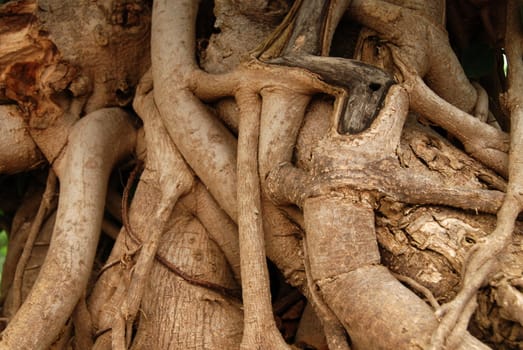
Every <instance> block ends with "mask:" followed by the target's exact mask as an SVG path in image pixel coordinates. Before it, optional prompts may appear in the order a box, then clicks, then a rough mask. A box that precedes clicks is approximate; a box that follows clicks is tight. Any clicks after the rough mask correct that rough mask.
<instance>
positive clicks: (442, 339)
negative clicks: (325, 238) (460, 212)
mask: <svg viewBox="0 0 523 350" xmlns="http://www.w3.org/2000/svg"><path fill="white" fill-rule="evenodd" d="M518 6H519V5H518V3H517V1H512V0H510V1H508V5H507V12H506V13H507V27H506V28H507V32H506V52H507V56H508V60H509V75H508V83H509V90H508V92H507V96H506V99H507V107H508V108H507V109H508V110H509V111H510V112H511V133H510V153H509V159H508V160H509V167H508V177H509V182H508V185H507V193H506V195H505V199H504V201H503V204H502V206H501V208H500V209H499V211H498V214H497V223H496V228H495V230H494V231H493V232H492V233H491V234H490V235H489V236H487V237H486V238H485V240H484V241H483V242H481V243H480V244H478V246H477V247H476V248H475V249H473V250H472V251H471V252H470V254H469V257H468V259H467V262H466V265H465V269H464V273H463V283H462V285H463V287H462V289H461V291H460V292H459V293H458V295H457V296H456V298H455V299H454V300H453V301H451V302H450V303H448V304H446V305H443V306H442V308H441V309H440V310H439V311H438V315H439V316H442V319H441V322H440V325H439V327H438V329H437V331H436V332H435V333H434V335H433V338H432V343H431V350H439V349H442V348H443V347H444V346H445V343H446V342H448V343H451V342H453V341H455V339H459V337H460V336H461V334H462V332H463V327H460V323H461V322H464V321H460V319H461V318H462V317H463V315H464V314H465V315H467V314H468V313H467V312H465V310H467V309H468V308H472V307H473V305H474V303H475V302H474V301H473V299H474V298H475V295H476V293H477V291H478V289H479V288H480V287H481V286H482V285H483V284H484V283H485V282H486V280H487V279H488V277H489V276H490V275H491V274H492V273H493V272H494V271H495V269H496V263H497V256H498V255H499V254H500V253H502V252H503V250H504V249H505V248H506V247H507V246H508V244H509V243H510V240H511V238H512V234H513V231H514V227H515V220H516V219H517V216H518V215H519V213H520V212H521V210H522V209H523V107H522V102H523V101H522V99H521V96H522V94H523V62H522V61H521V57H522V54H523V38H522V37H521V33H520V32H519V30H518V29H516V28H519V27H518V26H519V17H518V15H517V14H518V12H517V10H518V8H519V7H518ZM468 316H469V317H470V314H469V315H468Z"/></svg>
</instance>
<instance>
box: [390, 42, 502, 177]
mask: <svg viewBox="0 0 523 350" xmlns="http://www.w3.org/2000/svg"><path fill="white" fill-rule="evenodd" d="M392 52H393V55H394V61H395V64H396V65H397V66H398V68H399V69H400V70H401V73H402V75H403V79H404V82H403V83H402V85H403V86H404V87H405V88H406V89H407V91H408V92H409V95H410V101H411V108H412V109H413V110H414V111H416V112H418V113H420V114H421V115H423V116H424V117H425V118H427V119H429V120H430V121H432V122H434V123H436V124H438V125H439V126H441V127H442V128H444V129H445V130H447V131H448V132H450V133H451V134H452V135H453V136H455V137H456V138H457V139H458V140H460V141H461V142H462V143H463V146H464V147H465V150H466V151H467V153H469V154H470V155H471V156H472V157H474V158H476V159H477V160H479V161H480V162H482V163H483V164H485V165H487V166H489V167H491V168H492V169H494V170H496V171H497V172H498V173H500V174H501V175H504V176H506V175H507V171H508V170H507V169H508V157H507V152H508V146H509V138H508V135H507V134H506V133H504V132H503V131H501V130H498V129H496V128H494V127H492V126H490V125H488V124H485V123H483V122H481V121H480V120H479V119H477V118H475V117H473V116H471V115H470V114H468V113H466V112H463V111H462V110H460V109H459V108H457V107H455V106H453V105H452V104H450V103H449V102H447V101H446V100H444V99H443V98H441V97H440V96H438V95H437V94H436V93H435V92H434V91H433V90H431V89H430V88H429V87H428V86H427V85H426V84H425V82H424V81H423V79H421V77H420V76H419V75H417V74H416V73H415V72H413V71H412V69H411V68H409V67H408V65H407V64H406V63H405V62H404V61H403V60H402V59H401V57H400V54H398V53H395V52H396V50H394V49H393V50H392Z"/></svg>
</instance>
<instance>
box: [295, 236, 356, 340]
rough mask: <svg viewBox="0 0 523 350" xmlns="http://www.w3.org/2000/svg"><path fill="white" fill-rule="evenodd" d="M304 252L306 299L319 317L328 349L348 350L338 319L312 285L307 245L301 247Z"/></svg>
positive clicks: (343, 330) (345, 337) (341, 325)
mask: <svg viewBox="0 0 523 350" xmlns="http://www.w3.org/2000/svg"><path fill="white" fill-rule="evenodd" d="M303 251H304V261H305V262H304V265H305V273H306V274H307V287H308V293H309V294H308V295H307V299H308V300H309V302H310V303H311V305H312V307H313V310H314V311H315V312H316V315H317V316H318V317H319V319H320V321H321V324H322V326H323V332H324V333H325V339H326V340H327V344H328V346H329V349H331V350H350V346H349V343H348V342H347V335H346V331H345V328H343V324H341V322H340V320H339V319H338V317H337V316H336V315H335V314H334V312H332V310H331V309H330V308H329V306H328V305H327V304H326V303H325V301H323V299H322V298H321V296H320V295H318V293H317V289H318V288H317V286H316V285H315V284H314V279H313V278H312V275H311V267H310V261H309V256H308V253H307V244H304V245H303Z"/></svg>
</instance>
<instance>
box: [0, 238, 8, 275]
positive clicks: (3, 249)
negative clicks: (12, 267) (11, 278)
mask: <svg viewBox="0 0 523 350" xmlns="http://www.w3.org/2000/svg"><path fill="white" fill-rule="evenodd" d="M7 243H8V242H7V232H6V231H5V230H2V231H0V281H2V270H3V268H4V262H5V257H6V256H7Z"/></svg>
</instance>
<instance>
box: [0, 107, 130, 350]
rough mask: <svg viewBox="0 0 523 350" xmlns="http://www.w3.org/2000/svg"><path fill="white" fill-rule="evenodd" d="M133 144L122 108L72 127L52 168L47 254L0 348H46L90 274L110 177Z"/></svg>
mask: <svg viewBox="0 0 523 350" xmlns="http://www.w3.org/2000/svg"><path fill="white" fill-rule="evenodd" d="M134 142H135V130H134V128H133V126H132V123H131V122H130V119H129V117H128V115H127V114H126V113H125V112H124V111H122V110H121V109H116V108H112V109H102V110H99V111H96V112H93V113H91V114H89V115H88V116H86V117H84V118H82V119H81V120H80V121H79V122H77V123H76V125H75V126H74V127H73V130H72V131H71V133H70V135H69V143H68V146H67V148H66V149H65V154H64V155H63V157H62V158H61V159H60V160H59V164H56V168H55V171H56V173H57V175H58V177H59V179H60V203H59V205H58V212H57V218H56V223H55V228H54V231H53V237H52V240H51V244H50V246H49V251H48V253H47V257H46V259H45V262H44V265H43V266H42V268H41V271H40V275H39V278H38V279H37V281H36V282H35V284H34V286H33V289H32V290H31V293H30V294H29V296H28V297H27V299H26V301H25V303H24V304H23V305H22V307H21V308H20V309H19V311H18V312H17V313H16V315H15V316H14V318H13V319H12V321H11V322H10V323H9V325H8V326H7V328H6V329H5V330H4V332H3V333H2V340H1V342H0V349H9V350H13V349H46V348H48V347H49V346H50V345H51V344H52V343H53V341H55V340H56V337H57V336H58V335H59V333H60V331H61V330H62V328H63V326H64V325H65V323H66V321H67V319H68V318H69V317H70V315H71V313H72V311H73V309H74V307H75V305H76V304H77V302H78V300H79V298H80V296H81V295H82V293H83V291H84V290H85V287H86V285H87V282H88V279H89V276H90V273H91V269H92V264H93V260H94V256H95V252H96V246H97V243H98V237H99V234H100V227H101V223H102V218H103V211H104V203H105V193H106V188H107V182H108V178H109V174H110V172H111V170H112V168H113V166H114V165H115V163H116V162H118V161H119V160H120V159H122V158H123V157H124V156H126V155H128V154H129V153H130V152H131V151H132V149H133V147H134ZM34 320H40V322H34ZM28 329H31V336H30V337H28V336H27V330H28Z"/></svg>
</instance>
